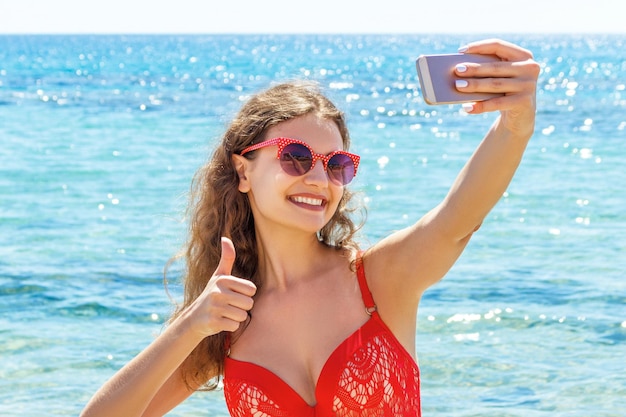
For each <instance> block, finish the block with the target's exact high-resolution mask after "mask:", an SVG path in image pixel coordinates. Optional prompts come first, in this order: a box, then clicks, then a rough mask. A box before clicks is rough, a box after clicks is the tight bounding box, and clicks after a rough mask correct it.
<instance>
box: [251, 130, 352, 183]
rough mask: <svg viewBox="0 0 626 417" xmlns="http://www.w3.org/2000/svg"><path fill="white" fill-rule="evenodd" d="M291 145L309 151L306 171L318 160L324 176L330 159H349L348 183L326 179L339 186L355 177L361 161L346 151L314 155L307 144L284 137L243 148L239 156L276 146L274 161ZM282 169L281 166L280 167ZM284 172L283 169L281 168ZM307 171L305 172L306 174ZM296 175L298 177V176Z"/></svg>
mask: <svg viewBox="0 0 626 417" xmlns="http://www.w3.org/2000/svg"><path fill="white" fill-rule="evenodd" d="M293 144H298V145H302V146H304V147H305V148H306V149H308V150H309V152H310V153H311V161H312V162H311V167H310V168H309V170H308V171H311V170H312V169H313V168H314V167H315V163H316V162H317V161H318V160H320V161H322V165H323V166H324V172H326V175H328V162H329V161H330V160H331V158H332V157H334V156H335V155H345V156H347V157H348V158H350V159H351V160H352V163H353V164H354V175H353V176H352V178H350V181H348V182H347V183H345V184H343V182H341V181H340V182H338V181H335V180H334V179H333V178H332V177H331V176H330V175H328V178H329V179H330V180H331V181H332V182H335V183H339V184H341V185H347V184H349V183H350V182H351V181H352V180H353V179H354V177H356V173H357V170H358V168H359V162H360V160H361V157H360V156H359V155H356V154H353V153H350V152H346V151H334V152H331V153H329V154H328V155H323V154H321V153H316V152H315V151H314V150H313V149H312V148H311V147H310V146H309V144H308V143H306V142H303V141H301V140H298V139H292V138H286V137H279V138H273V139H268V140H265V141H263V142H259V143H257V144H255V145H252V146H248V147H247V148H245V149H244V150H242V151H241V152H240V153H239V155H241V156H243V155H245V154H246V153H248V152H252V151H256V150H257V149H261V148H265V147H267V146H274V145H276V146H277V147H278V150H277V152H276V159H278V160H280V156H281V154H282V153H283V151H284V150H285V148H286V147H287V146H289V145H293ZM281 167H282V165H281ZM283 170H284V168H283ZM308 171H307V172H308ZM285 172H286V173H287V174H289V175H293V174H291V173H289V172H287V171H285ZM304 174H306V172H305V173H303V174H300V175H304ZM300 175H298V176H300Z"/></svg>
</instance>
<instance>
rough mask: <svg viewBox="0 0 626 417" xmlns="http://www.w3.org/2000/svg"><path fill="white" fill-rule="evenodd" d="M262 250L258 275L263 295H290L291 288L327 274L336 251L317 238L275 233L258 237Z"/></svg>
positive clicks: (314, 236) (260, 249)
mask: <svg viewBox="0 0 626 417" xmlns="http://www.w3.org/2000/svg"><path fill="white" fill-rule="evenodd" d="M257 241H258V248H259V269H258V272H257V273H258V274H259V278H260V280H261V282H262V291H274V290H278V291H287V290H288V289H289V288H290V287H293V286H294V285H297V284H299V283H302V282H306V281H309V280H312V279H315V278H316V277H317V276H319V275H320V274H321V272H323V270H324V269H325V268H327V267H330V266H331V265H328V263H329V260H330V259H332V257H328V256H326V255H327V254H328V253H329V252H330V251H335V249H333V248H329V247H328V246H326V245H324V244H323V243H321V242H319V240H318V239H317V236H316V235H303V234H298V233H289V234H287V235H285V236H279V235H277V233H275V232H273V233H272V234H271V235H270V236H269V237H266V238H263V236H262V235H260V234H257Z"/></svg>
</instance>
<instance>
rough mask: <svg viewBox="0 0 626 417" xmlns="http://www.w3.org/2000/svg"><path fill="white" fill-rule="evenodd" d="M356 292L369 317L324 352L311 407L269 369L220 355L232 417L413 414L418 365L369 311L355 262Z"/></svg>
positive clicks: (415, 416) (360, 271)
mask: <svg viewBox="0 0 626 417" xmlns="http://www.w3.org/2000/svg"><path fill="white" fill-rule="evenodd" d="M357 276H358V278H359V285H360V286H361V294H362V296H363V300H364V302H365V305H366V307H367V308H368V311H372V310H374V311H373V312H372V317H371V318H370V320H368V321H367V322H366V323H365V324H364V325H363V326H362V327H360V328H359V329H358V330H357V331H355V332H354V333H353V334H352V335H350V336H348V338H347V339H345V340H344V341H343V342H342V343H341V344H340V345H339V346H338V347H337V348H336V349H335V351H333V353H332V354H331V355H330V357H329V358H328V360H327V361H326V364H325V365H324V367H323V368H322V372H321V374H320V376H319V379H318V381H317V386H316V389H315V397H316V399H317V404H316V405H314V406H311V405H309V404H307V403H306V401H304V399H303V398H302V397H301V396H300V395H299V394H298V393H297V392H296V391H294V390H293V389H292V388H291V387H290V386H289V385H287V383H285V382H284V381H283V380H282V379H280V378H279V377H278V376H277V375H276V374H274V373H272V372H270V371H269V370H267V369H265V368H263V367H261V366H258V365H256V364H253V363H250V362H243V361H238V360H236V359H232V358H230V357H227V358H226V361H225V370H224V395H225V398H226V404H227V406H228V409H229V411H230V414H231V416H233V417H307V416H328V417H330V416H339V417H419V416H421V411H420V388H419V368H418V366H417V363H416V362H415V360H413V358H412V357H411V355H410V354H409V353H408V352H407V351H406V350H405V349H404V347H403V346H402V345H401V344H400V342H399V341H398V340H397V339H396V337H395V336H394V335H393V333H391V331H390V330H389V328H388V327H387V326H386V325H385V323H384V322H383V321H382V320H381V318H380V316H379V315H378V313H377V312H376V311H375V305H374V302H373V299H372V296H371V294H370V292H369V289H368V288H367V283H366V281H365V274H364V273H363V267H362V264H361V262H358V263H357Z"/></svg>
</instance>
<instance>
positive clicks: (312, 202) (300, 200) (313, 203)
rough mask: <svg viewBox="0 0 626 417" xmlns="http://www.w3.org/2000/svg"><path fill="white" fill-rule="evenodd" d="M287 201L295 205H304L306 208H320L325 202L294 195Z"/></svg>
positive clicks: (320, 199) (319, 199)
mask: <svg viewBox="0 0 626 417" xmlns="http://www.w3.org/2000/svg"><path fill="white" fill-rule="evenodd" d="M289 199H290V200H291V201H293V202H294V203H297V204H306V205H308V206H314V207H322V206H323V205H325V204H326V200H324V199H322V198H316V197H305V196H300V195H295V196H291V197H289Z"/></svg>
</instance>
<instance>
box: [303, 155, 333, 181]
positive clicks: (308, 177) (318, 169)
mask: <svg viewBox="0 0 626 417" xmlns="http://www.w3.org/2000/svg"><path fill="white" fill-rule="evenodd" d="M304 180H305V181H306V182H307V183H309V184H316V185H320V186H326V185H328V181H329V178H328V175H327V174H326V171H325V170H324V163H323V162H322V161H321V160H317V161H316V162H315V166H314V167H313V168H312V169H311V170H310V171H309V172H307V173H306V174H305V176H304Z"/></svg>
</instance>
